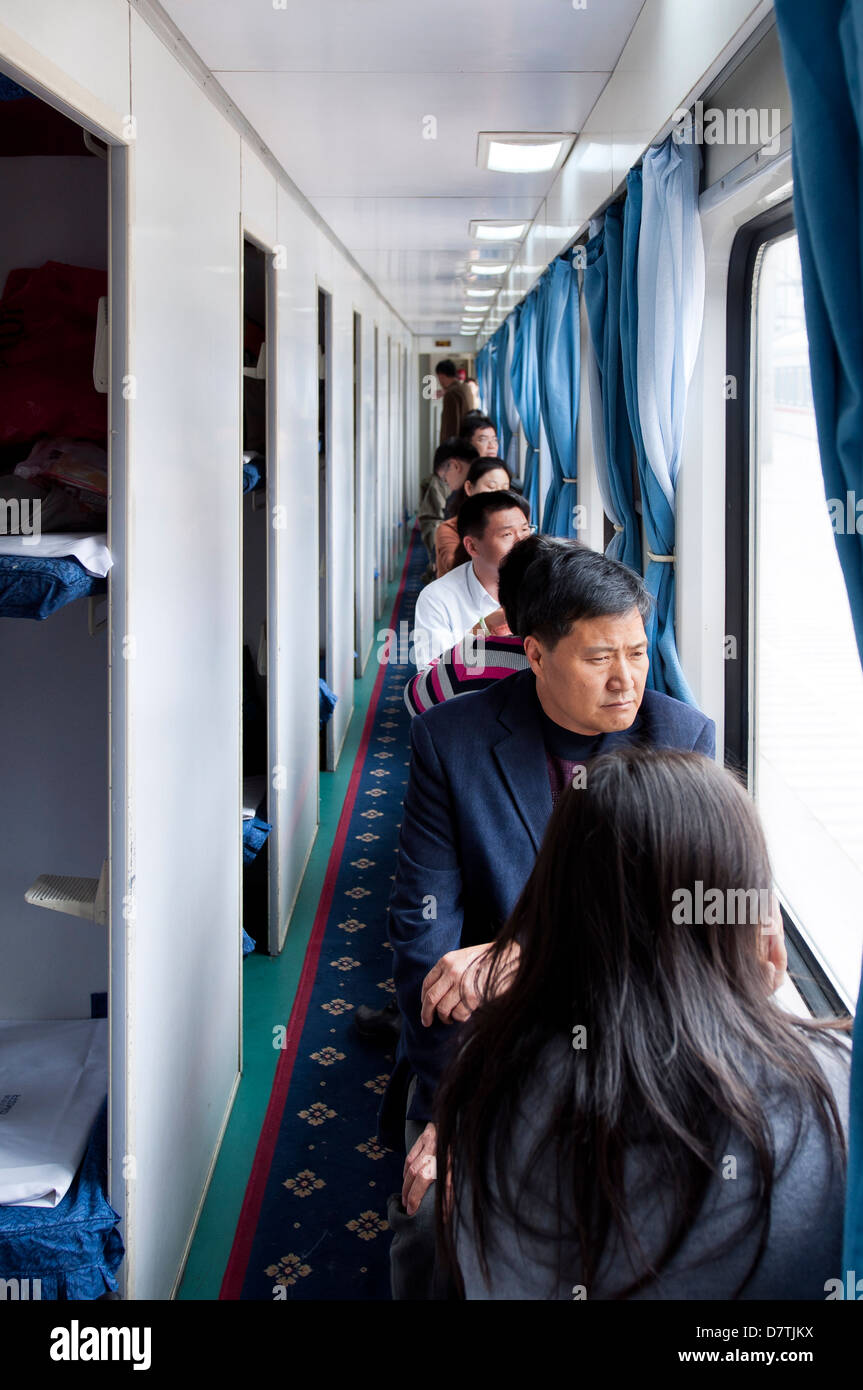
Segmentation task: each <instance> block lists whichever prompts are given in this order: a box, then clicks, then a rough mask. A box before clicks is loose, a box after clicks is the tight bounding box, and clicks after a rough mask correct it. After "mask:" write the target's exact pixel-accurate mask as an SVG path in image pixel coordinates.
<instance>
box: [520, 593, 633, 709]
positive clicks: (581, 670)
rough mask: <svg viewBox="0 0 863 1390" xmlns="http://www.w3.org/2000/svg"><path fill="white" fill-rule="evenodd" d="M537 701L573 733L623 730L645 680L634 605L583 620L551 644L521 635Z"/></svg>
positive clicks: (574, 624)
mask: <svg viewBox="0 0 863 1390" xmlns="http://www.w3.org/2000/svg"><path fill="white" fill-rule="evenodd" d="M524 649H525V653H526V655H527V658H528V660H529V661H530V666H531V670H532V671H533V673H534V675H535V676H536V693H537V695H538V696H539V699H540V703H541V705H542V707H543V709H544V710H545V712H546V714H547V715H548V717H549V719H553V720H554V722H555V723H556V724H560V725H562V727H563V728H565V729H571V730H573V731H574V732H575V733H579V734H608V733H614V732H615V731H616V730H619V729H628V728H629V726H630V724H632V722H633V720H634V719H635V716H636V714H637V713H638V708H639V706H640V704H641V700H642V697H643V695H644V686H645V682H646V680H647V668H648V657H647V636H646V634H645V631H644V623H643V622H642V620H641V614H640V613H639V612H638V609H637V608H631V609H630V610H629V612H628V613H618V614H613V615H612V616H609V617H604V618H583V619H582V620H581V621H580V622H577V623H573V625H572V629H571V631H570V632H569V633H568V634H567V636H566V637H562V638H561V639H560V641H559V642H558V644H557V646H556V647H554V648H548V647H546V646H545V645H543V643H541V642H540V641H539V640H538V639H537V638H536V637H526V638H525V642H524Z"/></svg>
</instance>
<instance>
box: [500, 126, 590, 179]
mask: <svg viewBox="0 0 863 1390" xmlns="http://www.w3.org/2000/svg"><path fill="white" fill-rule="evenodd" d="M574 139H575V136H574V135H573V134H572V133H567V132H566V131H559V130H558V131H549V132H539V131H537V132H534V133H531V132H529V131H493V130H481V131H480V132H479V134H478V136H477V142H476V162H477V164H478V166H479V167H480V169H492V170H495V171H496V172H498V173H501V174H547V173H551V172H553V171H554V170H555V169H559V168H560V166H561V164H562V163H563V161H564V160H565V159H566V156H567V155H568V154H569V151H570V150H571V149H572V142H573V140H574Z"/></svg>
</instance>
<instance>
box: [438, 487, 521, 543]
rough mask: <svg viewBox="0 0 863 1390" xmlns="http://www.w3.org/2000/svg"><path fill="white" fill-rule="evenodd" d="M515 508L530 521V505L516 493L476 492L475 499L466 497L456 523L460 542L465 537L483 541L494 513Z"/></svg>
mask: <svg viewBox="0 0 863 1390" xmlns="http://www.w3.org/2000/svg"><path fill="white" fill-rule="evenodd" d="M513 507H518V509H519V511H520V512H522V513H523V514H524V515H525V516H526V517H527V519H528V521H530V507H529V506H528V503H527V502H526V501H525V499H524V498H523V497H519V496H518V495H517V494H516V493H514V492H509V491H508V490H506V491H501V492H475V493H474V495H473V497H466V498H465V500H464V501H463V502H462V504H461V506H460V507H459V511H458V516H457V517H456V523H455V524H456V529H457V531H458V534H459V540H461V541H463V540H464V538H465V536H473V538H474V540H476V541H478V540H481V539H482V536H483V534H484V532H485V528H486V525H487V524H488V519H489V517H490V516H491V514H492V512H509V511H512V509H513Z"/></svg>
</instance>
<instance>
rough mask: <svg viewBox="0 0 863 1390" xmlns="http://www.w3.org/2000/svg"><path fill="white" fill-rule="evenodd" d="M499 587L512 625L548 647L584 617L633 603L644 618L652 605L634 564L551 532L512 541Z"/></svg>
mask: <svg viewBox="0 0 863 1390" xmlns="http://www.w3.org/2000/svg"><path fill="white" fill-rule="evenodd" d="M491 496H493V497H500V496H502V494H501V493H499V492H495V493H492V494H491ZM471 500H473V499H471ZM538 542H539V544H538ZM531 545H532V549H530V550H528V549H527V547H529V546H531ZM525 560H527V563H525ZM499 593H500V602H501V607H502V608H503V610H504V613H505V614H506V620H507V625H508V627H509V628H510V630H511V631H512V632H514V633H517V634H518V636H519V637H528V636H532V637H536V638H538V639H539V641H540V642H542V643H543V645H544V646H547V647H550V648H552V649H553V648H554V647H556V646H557V644H558V642H559V641H560V639H561V637H566V636H567V634H568V633H569V632H570V630H571V628H572V624H573V623H577V622H580V621H581V619H582V618H605V617H616V616H618V615H622V614H623V613H629V612H630V611H631V610H632V609H633V608H636V609H637V610H638V612H639V613H640V615H641V617H642V619H643V620H644V621H645V622H646V620H647V617H648V614H649V613H650V606H651V598H650V595H649V594H648V592H647V590H646V589H645V587H644V582H643V581H642V579H641V578H640V577H639V576H638V575H637V574H636V573H635V572H634V571H633V570H631V569H627V567H626V565H621V564H619V563H618V562H617V560H609V559H608V558H607V557H606V556H605V555H600V554H599V553H598V552H597V551H596V550H591V549H590V548H589V546H586V545H582V544H581V542H580V541H576V540H564V539H561V538H557V537H553V536H532V537H529V538H527V539H525V540H523V541H519V543H518V544H517V545H515V546H513V548H512V550H511V551H510V552H509V554H508V555H506V556H504V559H503V560H502V561H501V566H500V589H499Z"/></svg>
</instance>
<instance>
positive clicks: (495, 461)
mask: <svg viewBox="0 0 863 1390" xmlns="http://www.w3.org/2000/svg"><path fill="white" fill-rule="evenodd" d="M467 447H468V448H470V447H471V446H470V445H468V446H467ZM511 482H512V479H511V478H510V476H509V469H508V468H507V466H506V464H505V463H504V461H503V459H499V458H482V457H480V458H477V459H474V461H473V463H472V464H471V466H470V471H469V472H468V475H467V477H466V478H465V480H464V483H463V485H462V492H463V497H464V499H465V500H466V499H467V498H468V497H473V495H474V494H475V493H477V492H503V491H505V490H506V489H507V488H508V487H509V485H510V483H511ZM460 505H461V504H460ZM457 518H458V512H456V514H455V516H452V517H450V518H449V519H448V520H447V521H441V523H440V525H439V526H438V527H437V529H436V530H435V533H434V545H435V571H436V573H437V577H438V579H440V577H441V575H444V574H449V572H450V570H451V569H454V568H455V566H456V565H463V564H464V562H465V560H467V559H468V558H469V556H468V555H467V552H466V551H461V552H460V551H459V547H460V545H461V537H460V536H459V533H458V526H457V524H456V523H457Z"/></svg>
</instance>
